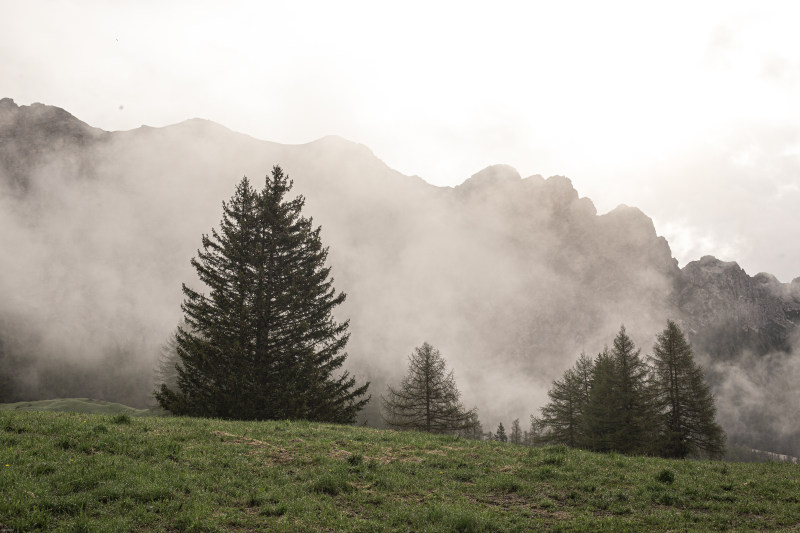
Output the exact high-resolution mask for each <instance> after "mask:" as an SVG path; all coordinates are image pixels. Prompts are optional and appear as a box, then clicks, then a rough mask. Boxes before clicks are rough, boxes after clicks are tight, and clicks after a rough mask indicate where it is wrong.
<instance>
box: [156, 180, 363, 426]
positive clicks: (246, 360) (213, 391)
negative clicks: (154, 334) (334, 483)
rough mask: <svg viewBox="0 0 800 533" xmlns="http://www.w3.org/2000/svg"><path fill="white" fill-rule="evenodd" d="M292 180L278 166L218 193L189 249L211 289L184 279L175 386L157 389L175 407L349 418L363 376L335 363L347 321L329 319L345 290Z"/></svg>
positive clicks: (257, 415) (223, 414)
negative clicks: (205, 229) (198, 243)
mask: <svg viewBox="0 0 800 533" xmlns="http://www.w3.org/2000/svg"><path fill="white" fill-rule="evenodd" d="M291 188H292V182H291V181H290V180H289V179H288V177H287V176H285V175H284V174H283V171H282V170H281V169H280V167H277V166H276V167H274V168H273V170H272V174H271V177H267V179H266V183H265V186H264V189H263V190H262V191H260V192H259V191H256V190H254V189H253V187H252V186H251V185H250V182H249V180H248V179H247V178H244V179H242V181H241V182H240V183H239V185H238V186H237V187H236V193H235V194H234V196H233V198H231V201H230V202H228V203H226V202H223V205H222V208H223V215H222V221H221V223H220V228H219V231H217V230H216V229H212V231H211V235H210V236H208V235H203V238H202V246H203V248H202V250H199V251H198V255H197V258H195V259H192V266H194V268H195V269H196V270H197V274H198V276H199V278H200V280H201V281H202V282H203V283H204V284H205V285H206V286H207V287H208V289H209V293H208V295H206V294H204V293H201V292H198V291H195V290H194V289H191V288H189V287H187V286H186V285H184V286H183V292H184V295H185V300H184V303H183V306H182V309H183V312H184V320H185V322H186V325H185V326H181V327H179V328H178V333H177V334H176V337H175V340H176V352H177V354H178V356H179V358H180V364H178V365H176V372H177V384H178V387H177V390H175V389H172V388H170V387H168V386H167V385H162V386H161V389H160V390H159V391H157V392H156V398H157V400H158V402H159V403H160V404H161V406H162V407H164V408H165V409H167V410H169V411H172V412H174V413H176V414H187V415H195V416H209V417H220V418H232V419H256V420H262V419H282V418H303V419H309V420H321V421H330V422H352V421H353V420H354V419H355V416H356V413H357V412H358V411H359V410H360V409H361V408H362V407H363V406H364V405H365V404H366V402H367V401H368V398H363V396H364V395H365V393H366V389H367V387H368V384H365V385H361V386H356V383H355V379H354V378H353V377H351V376H350V375H349V374H348V373H347V372H342V371H341V367H342V365H343V363H344V361H345V359H346V357H347V354H346V353H343V350H344V348H345V345H346V344H347V341H348V338H349V334H348V333H347V328H348V321H345V322H342V323H338V322H336V321H335V320H334V319H333V316H332V311H333V309H334V308H335V307H336V306H338V305H339V304H341V303H342V302H343V301H344V299H345V295H344V294H343V293H336V291H335V290H334V288H333V284H332V283H333V280H332V279H330V267H327V266H325V261H326V258H327V254H328V250H327V248H325V247H323V246H322V242H321V239H320V228H319V227H317V228H314V227H313V225H312V221H311V220H310V219H307V218H305V217H303V216H302V215H301V211H302V208H303V205H304V203H305V199H304V198H303V197H302V196H298V197H296V198H294V199H287V198H286V195H287V194H288V193H289V191H290V190H291Z"/></svg>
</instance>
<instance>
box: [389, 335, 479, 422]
mask: <svg viewBox="0 0 800 533" xmlns="http://www.w3.org/2000/svg"><path fill="white" fill-rule="evenodd" d="M460 396H461V393H460V392H459V391H458V388H457V387H456V381H455V378H454V377H453V371H452V370H451V371H450V372H447V368H446V363H445V360H444V358H443V357H442V355H441V354H440V353H439V350H437V349H436V348H434V347H433V346H431V345H430V344H428V343H427V342H426V343H424V344H423V345H422V346H420V347H418V348H415V349H414V353H413V354H412V355H411V356H410V357H409V363H408V373H407V374H406V376H405V377H404V378H403V380H402V382H401V383H400V388H398V389H395V388H393V387H391V386H389V387H388V392H387V395H386V396H385V397H383V409H384V420H385V422H386V424H387V425H388V426H389V427H392V428H397V429H412V430H417V431H427V432H429V433H457V432H459V431H463V430H469V429H471V428H474V427H475V425H476V424H478V422H477V420H478V417H477V411H476V409H470V410H469V411H467V410H465V409H464V407H463V405H462V404H461V401H460Z"/></svg>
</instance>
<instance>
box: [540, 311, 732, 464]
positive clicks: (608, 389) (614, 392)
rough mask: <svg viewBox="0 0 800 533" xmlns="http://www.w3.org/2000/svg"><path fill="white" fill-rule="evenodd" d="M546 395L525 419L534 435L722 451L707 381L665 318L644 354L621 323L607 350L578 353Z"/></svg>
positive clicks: (593, 446)
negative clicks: (647, 354) (537, 411)
mask: <svg viewBox="0 0 800 533" xmlns="http://www.w3.org/2000/svg"><path fill="white" fill-rule="evenodd" d="M548 396H549V398H550V401H549V402H548V403H547V404H546V405H545V406H544V407H543V408H542V409H541V416H540V417H538V418H533V420H532V427H533V428H534V433H535V435H536V438H537V439H538V440H539V441H540V442H544V443H560V444H566V445H567V446H572V447H579V448H584V449H589V450H594V451H601V452H603V451H612V450H613V451H618V452H622V453H630V454H648V455H659V456H663V457H680V458H682V457H687V456H689V455H697V454H706V455H708V456H710V457H715V458H716V457H721V456H722V455H724V452H725V433H724V432H723V430H722V428H721V427H720V426H719V424H717V422H716V407H715V405H714V398H713V396H712V395H711V391H710V388H709V386H708V383H707V382H706V380H705V377H704V375H703V371H702V369H701V368H700V367H699V366H698V365H697V363H696V362H695V361H694V356H693V353H692V349H691V346H690V345H689V343H688V342H687V341H686V337H685V336H684V334H683V332H682V331H681V330H680V328H679V327H678V326H677V325H676V324H675V322H673V321H671V320H669V321H667V327H666V328H665V329H664V331H662V332H661V333H660V334H659V335H658V336H657V339H656V343H655V345H654V346H653V354H652V355H651V356H650V357H649V358H647V359H644V358H642V357H641V350H639V349H638V348H636V346H635V344H634V343H633V341H632V340H631V338H630V337H629V336H628V334H627V332H626V331H625V327H624V326H623V327H621V328H620V331H619V333H618V334H617V336H616V337H615V339H614V343H613V346H612V348H611V349H610V350H609V349H607V348H606V349H604V350H603V351H602V352H601V353H599V354H598V355H597V356H596V357H595V358H594V359H592V358H589V357H587V356H586V355H581V357H580V358H579V359H578V361H577V362H576V363H575V365H574V366H573V367H572V368H570V369H568V370H567V371H565V372H564V375H563V376H562V378H561V379H559V380H556V381H554V382H553V386H552V388H551V389H550V391H549V392H548Z"/></svg>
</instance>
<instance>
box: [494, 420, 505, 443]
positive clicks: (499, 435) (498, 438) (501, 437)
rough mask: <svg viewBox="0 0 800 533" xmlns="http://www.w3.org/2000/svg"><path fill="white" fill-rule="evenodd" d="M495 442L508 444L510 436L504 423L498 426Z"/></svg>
mask: <svg viewBox="0 0 800 533" xmlns="http://www.w3.org/2000/svg"><path fill="white" fill-rule="evenodd" d="M494 440H496V441H499V442H508V435H506V428H504V427H503V423H502V422H500V424H499V425H498V426H497V431H496V432H495V434H494Z"/></svg>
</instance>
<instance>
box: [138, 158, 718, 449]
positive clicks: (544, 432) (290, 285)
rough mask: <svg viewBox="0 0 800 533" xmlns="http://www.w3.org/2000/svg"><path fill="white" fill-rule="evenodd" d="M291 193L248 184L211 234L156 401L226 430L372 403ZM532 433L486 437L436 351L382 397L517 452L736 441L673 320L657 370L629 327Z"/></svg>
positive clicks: (568, 379) (582, 363)
mask: <svg viewBox="0 0 800 533" xmlns="http://www.w3.org/2000/svg"><path fill="white" fill-rule="evenodd" d="M291 189H292V182H291V180H290V179H289V178H288V176H286V175H284V173H283V171H282V170H281V168H280V167H278V166H275V167H273V169H272V173H271V175H269V176H267V178H266V180H265V183H264V186H263V188H262V189H261V190H256V189H254V188H253V186H252V185H251V184H250V182H249V180H248V179H247V178H246V177H245V178H243V179H242V180H241V182H240V183H239V184H238V185H237V187H236V190H235V193H234V195H233V197H232V198H231V199H230V201H229V202H223V203H222V220H221V222H220V225H219V229H217V228H214V229H212V230H211V233H210V235H205V234H204V235H202V239H201V244H202V249H200V250H198V252H197V257H195V258H193V259H192V262H191V263H192V266H193V267H194V268H195V270H196V271H197V274H198V277H199V279H200V281H201V282H203V284H204V285H205V286H206V288H207V293H206V292H201V291H198V290H195V289H192V288H190V287H188V286H186V285H183V293H184V301H183V304H182V306H181V308H182V310H183V315H184V317H183V321H182V322H181V325H180V326H179V327H178V328H177V330H176V332H175V334H174V335H173V336H172V337H171V338H170V340H169V342H168V343H167V350H166V357H165V358H164V359H163V360H162V362H161V366H160V374H161V377H162V383H161V385H160V386H159V388H158V389H157V390H156V391H155V393H154V395H155V397H156V399H157V401H158V403H159V404H160V405H161V406H162V407H163V408H164V409H166V410H168V411H170V412H172V413H175V414H180V415H190V416H205V417H215V418H228V419H249V420H264V419H285V418H290V419H298V418H301V419H307V420H317V421H326V422H339V423H352V422H353V421H354V420H355V417H356V415H357V413H358V412H359V410H361V409H362V408H363V407H364V406H365V405H366V403H367V402H368V401H369V400H370V397H369V396H367V389H368V387H369V383H363V384H360V383H356V379H355V378H354V377H352V376H350V375H349V373H348V372H347V371H344V370H343V364H344V361H345V359H346V357H347V354H346V353H345V352H344V349H345V347H346V345H347V342H348V339H349V333H348V331H347V330H348V325H349V322H348V321H344V322H337V321H336V320H335V319H334V318H333V310H334V309H335V308H336V307H337V306H338V305H340V304H341V303H342V302H343V301H344V300H345V298H346V296H345V294H344V293H341V292H337V291H336V290H335V289H334V287H333V279H332V277H331V275H330V267H328V266H326V260H327V254H328V249H327V248H325V247H324V246H323V245H322V241H321V238H320V231H321V228H320V227H314V225H313V222H312V220H311V219H310V218H306V217H304V216H303V215H302V209H303V206H304V203H305V199H304V198H303V197H302V196H297V197H295V198H294V199H288V198H287V194H288V193H289V192H290V191H291ZM548 394H549V397H550V402H549V403H548V404H547V405H546V406H545V407H544V408H542V416H541V417H538V418H537V417H534V418H532V427H531V431H525V432H523V431H522V430H521V427H520V424H519V420H515V421H514V422H512V426H511V432H510V436H509V435H507V434H506V430H505V427H504V426H503V424H502V423H501V424H500V425H499V426H498V428H497V430H496V432H495V433H494V434H492V433H491V432H490V433H488V434H484V432H483V428H482V427H481V424H480V421H479V419H478V412H477V409H476V408H472V409H466V408H465V407H464V406H463V404H462V402H461V400H460V392H459V391H458V388H457V386H456V383H455V378H454V375H453V372H452V371H449V372H448V371H447V368H446V363H445V360H444V358H443V357H442V356H441V354H440V353H439V351H438V350H436V349H435V348H434V347H433V346H431V345H430V344H428V343H424V344H422V345H421V346H420V347H418V348H416V349H415V350H414V353H413V354H412V355H411V356H410V357H409V367H408V372H407V374H406V375H405V377H404V378H403V379H402V381H401V382H400V385H399V386H398V387H392V386H389V387H388V389H387V392H386V394H385V395H384V396H382V397H381V400H382V407H383V411H382V415H383V419H384V422H385V423H386V425H387V426H388V427H391V428H396V429H406V430H418V431H427V432H432V433H449V434H457V435H461V436H463V437H466V438H476V439H481V438H486V437H488V438H492V439H496V440H500V441H504V442H505V441H507V440H509V439H510V441H511V442H512V443H514V444H533V443H542V442H552V443H563V444H567V445H569V446H580V447H585V448H587V449H592V450H598V451H607V450H617V451H620V452H625V453H651V454H659V455H666V456H670V457H685V456H686V455H688V454H691V453H696V452H698V451H703V452H706V453H708V454H710V455H717V454H720V453H721V450H722V449H723V446H724V444H723V441H724V435H723V433H722V430H721V429H720V428H719V426H718V425H716V423H715V422H714V412H715V411H714V405H713V398H712V397H711V395H710V392H709V389H708V385H707V384H706V383H705V380H704V378H703V375H702V371H701V370H700V369H699V367H697V365H695V364H694V360H693V358H692V353H691V348H690V347H689V345H688V343H686V340H685V338H684V337H683V334H682V333H681V332H680V330H679V329H678V327H677V326H676V325H675V324H674V323H673V322H668V325H667V329H666V330H665V331H664V333H662V334H661V335H659V338H658V342H657V343H656V346H655V348H654V355H653V356H652V358H651V359H650V362H649V364H648V363H646V362H645V361H644V360H643V359H642V358H641V357H640V352H639V350H638V349H636V348H635V346H634V344H633V342H632V341H631V339H630V338H629V337H628V336H627V334H626V332H625V329H624V327H623V328H622V329H621V330H620V333H619V334H618V335H617V337H616V338H615V340H614V346H613V348H612V349H611V350H610V351H609V350H604V351H603V352H602V353H601V354H599V355H598V356H597V357H596V358H594V359H590V358H588V357H586V356H581V358H580V359H579V360H578V361H577V363H576V365H575V367H574V368H571V369H569V370H567V371H566V372H565V373H564V376H563V377H562V379H560V380H557V381H556V382H554V383H553V388H552V389H551V390H550V391H549V393H548Z"/></svg>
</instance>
